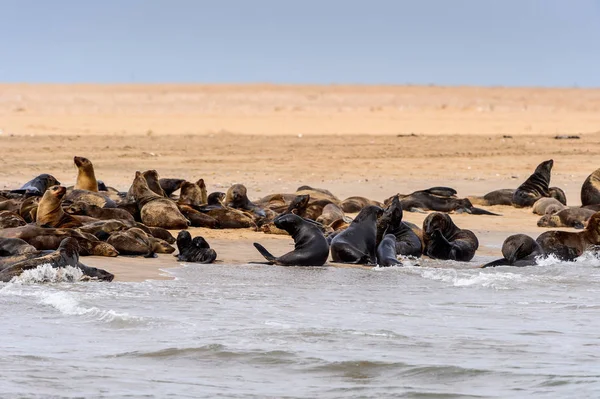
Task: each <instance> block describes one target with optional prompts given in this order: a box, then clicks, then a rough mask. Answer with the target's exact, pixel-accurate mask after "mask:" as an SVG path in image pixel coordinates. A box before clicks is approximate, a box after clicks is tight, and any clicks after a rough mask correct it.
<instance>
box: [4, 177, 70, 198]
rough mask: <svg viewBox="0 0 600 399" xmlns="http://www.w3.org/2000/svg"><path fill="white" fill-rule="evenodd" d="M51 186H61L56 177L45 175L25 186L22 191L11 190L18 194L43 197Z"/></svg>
mask: <svg viewBox="0 0 600 399" xmlns="http://www.w3.org/2000/svg"><path fill="white" fill-rule="evenodd" d="M51 186H60V182H59V181H58V180H56V178H55V177H54V176H52V175H49V174H47V173H44V174H41V175H39V176H37V177H35V178H33V179H31V180H29V181H28V182H27V183H25V184H23V186H22V187H21V188H20V189H18V190H11V192H12V193H17V194H25V195H37V196H42V195H44V193H45V192H46V190H47V189H48V188H49V187H51Z"/></svg>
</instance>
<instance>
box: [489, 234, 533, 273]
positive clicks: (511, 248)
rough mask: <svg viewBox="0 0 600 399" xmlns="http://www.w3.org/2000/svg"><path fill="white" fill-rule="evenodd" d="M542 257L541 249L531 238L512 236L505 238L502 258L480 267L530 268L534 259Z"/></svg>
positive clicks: (519, 235)
mask: <svg viewBox="0 0 600 399" xmlns="http://www.w3.org/2000/svg"><path fill="white" fill-rule="evenodd" d="M543 255H544V251H543V250H542V247H540V245H539V244H538V243H537V242H536V241H535V240H534V239H533V238H531V237H529V236H528V235H525V234H514V235H512V236H509V237H507V238H506V240H504V243H503V244H502V256H504V257H503V258H502V259H498V260H495V261H493V262H490V263H487V264H485V265H483V266H481V267H494V266H518V267H522V266H532V265H535V264H536V258H537V257H538V256H543Z"/></svg>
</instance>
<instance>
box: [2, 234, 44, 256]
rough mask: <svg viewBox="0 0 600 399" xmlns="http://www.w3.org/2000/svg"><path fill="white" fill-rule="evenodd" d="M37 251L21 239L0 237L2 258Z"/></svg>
mask: <svg viewBox="0 0 600 399" xmlns="http://www.w3.org/2000/svg"><path fill="white" fill-rule="evenodd" d="M37 251H38V250H37V249H35V247H34V246H33V245H29V244H27V241H25V240H21V239H20V238H4V237H0V257H3V256H15V255H23V254H27V253H35V252H37Z"/></svg>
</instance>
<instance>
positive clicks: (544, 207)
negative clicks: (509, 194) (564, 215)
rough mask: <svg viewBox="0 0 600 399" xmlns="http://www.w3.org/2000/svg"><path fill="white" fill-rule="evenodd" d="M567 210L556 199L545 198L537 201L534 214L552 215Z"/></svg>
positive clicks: (533, 210) (534, 205)
mask: <svg viewBox="0 0 600 399" xmlns="http://www.w3.org/2000/svg"><path fill="white" fill-rule="evenodd" d="M566 208H567V207H566V206H564V205H563V204H561V203H560V201H559V200H557V199H556V198H551V197H543V198H540V199H539V200H537V201H535V203H534V204H533V209H532V212H533V213H535V214H536V215H551V214H554V213H556V212H558V211H562V210H563V209H566Z"/></svg>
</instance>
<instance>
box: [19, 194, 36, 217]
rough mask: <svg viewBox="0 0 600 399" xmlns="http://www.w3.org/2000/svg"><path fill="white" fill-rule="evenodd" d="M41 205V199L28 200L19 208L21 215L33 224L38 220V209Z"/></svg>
mask: <svg viewBox="0 0 600 399" xmlns="http://www.w3.org/2000/svg"><path fill="white" fill-rule="evenodd" d="M39 203H40V197H29V198H26V199H25V200H24V201H23V202H22V203H21V206H20V207H19V215H20V216H21V217H22V218H23V219H24V220H25V221H26V222H27V223H33V222H35V219H36V218H37V208H38V205H39Z"/></svg>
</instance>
